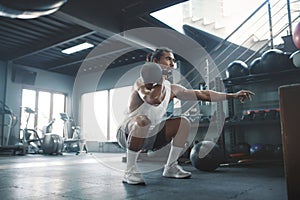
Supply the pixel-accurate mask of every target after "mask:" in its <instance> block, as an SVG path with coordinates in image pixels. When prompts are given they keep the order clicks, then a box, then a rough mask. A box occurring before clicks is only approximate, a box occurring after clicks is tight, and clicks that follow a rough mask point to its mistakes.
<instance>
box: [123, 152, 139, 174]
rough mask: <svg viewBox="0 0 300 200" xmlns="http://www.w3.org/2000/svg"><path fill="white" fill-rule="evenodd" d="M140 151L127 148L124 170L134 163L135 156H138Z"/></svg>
mask: <svg viewBox="0 0 300 200" xmlns="http://www.w3.org/2000/svg"><path fill="white" fill-rule="evenodd" d="M139 153H140V151H131V150H129V149H127V153H126V154H127V166H126V170H129V169H130V168H131V167H133V166H134V165H136V161H137V158H138V156H139Z"/></svg>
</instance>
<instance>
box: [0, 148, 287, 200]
mask: <svg viewBox="0 0 300 200" xmlns="http://www.w3.org/2000/svg"><path fill="white" fill-rule="evenodd" d="M123 156H124V154H122V153H114V154H112V153H111V154H109V153H87V154H85V153H83V154H81V155H75V154H70V153H68V154H65V153H64V154H63V155H56V156H51V155H33V154H28V155H25V156H1V157H0V179H1V182H0V184H1V185H0V194H1V197H0V199H1V200H6V199H7V200H15V199H16V200H17V199H20V200H21V199H22V200H25V199H28V200H29V199H30V200H33V199H72V200H73V199H75V200H76V199H78V200H83V199H101V200H106V199H108V200H111V199H112V200H114V199H117V200H118V199H120V200H124V199H134V200H139V199H156V200H159V199H169V200H170V199H172V200H174V199H188V200H192V199H197V200H198V199H199V200H219V199H220V200H227V199H228V200H229V199H230V200H252V199H253V200H260V199H261V200H269V199H270V200H285V199H287V191H286V183H285V178H284V169H283V165H282V163H268V164H266V163H265V164H255V165H253V164H252V165H243V166H222V167H219V168H218V169H217V170H216V171H215V172H203V171H199V170H197V169H195V168H194V167H193V166H192V165H190V164H184V165H182V166H183V168H184V169H186V170H189V171H191V172H192V173H193V174H192V177H191V178H190V179H170V178H164V177H162V176H161V174H162V168H161V163H160V162H157V163H158V164H156V163H154V164H153V163H152V165H151V164H145V165H144V167H145V168H143V169H146V170H145V171H144V172H145V173H144V178H145V181H146V186H136V185H135V186H134V185H127V184H124V183H122V177H123V169H124V168H125V163H122V157H123ZM143 162H144V161H143ZM143 162H141V164H140V166H141V167H143V166H142V165H143ZM144 163H147V162H146V161H145V162H144ZM147 167H148V168H147Z"/></svg>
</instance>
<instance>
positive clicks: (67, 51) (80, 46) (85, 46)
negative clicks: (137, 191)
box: [61, 42, 95, 54]
mask: <svg viewBox="0 0 300 200" xmlns="http://www.w3.org/2000/svg"><path fill="white" fill-rule="evenodd" d="M94 46H95V45H93V44H91V43H88V42H84V43H82V44H78V45H76V46H73V47H70V48H67V49H64V50H62V51H61V52H62V53H65V54H72V53H76V52H78V51H82V50H85V49H89V48H92V47H94Z"/></svg>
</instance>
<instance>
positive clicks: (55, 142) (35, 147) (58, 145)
mask: <svg viewBox="0 0 300 200" xmlns="http://www.w3.org/2000/svg"><path fill="white" fill-rule="evenodd" d="M25 112H26V113H28V116H27V119H26V125H25V128H24V129H21V132H22V133H23V134H22V135H23V137H22V139H21V141H22V143H23V144H26V145H27V153H34V154H36V153H43V154H56V155H62V150H63V138H62V137H61V136H59V135H57V134H54V133H51V131H52V126H53V124H54V122H55V119H52V120H51V121H50V122H49V123H48V124H47V125H46V126H45V127H44V128H43V131H42V137H40V136H39V134H38V132H37V131H36V130H35V129H30V128H28V122H29V119H30V116H31V115H32V114H36V112H35V111H34V110H32V109H31V108H29V107H25Z"/></svg>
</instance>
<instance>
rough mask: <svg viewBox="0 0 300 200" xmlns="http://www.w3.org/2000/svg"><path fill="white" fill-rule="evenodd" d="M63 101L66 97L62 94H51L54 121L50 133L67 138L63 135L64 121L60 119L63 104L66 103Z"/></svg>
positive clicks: (63, 108)
mask: <svg viewBox="0 0 300 200" xmlns="http://www.w3.org/2000/svg"><path fill="white" fill-rule="evenodd" d="M65 100H66V96H65V95H64V94H57V93H54V94H53V110H52V119H55V123H54V124H53V130H52V132H53V133H55V134H58V135H60V136H62V137H68V135H63V134H64V133H63V129H64V121H63V120H62V119H60V113H64V112H65V103H66V102H65ZM71 131H72V130H69V132H71ZM65 134H67V133H65Z"/></svg>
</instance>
